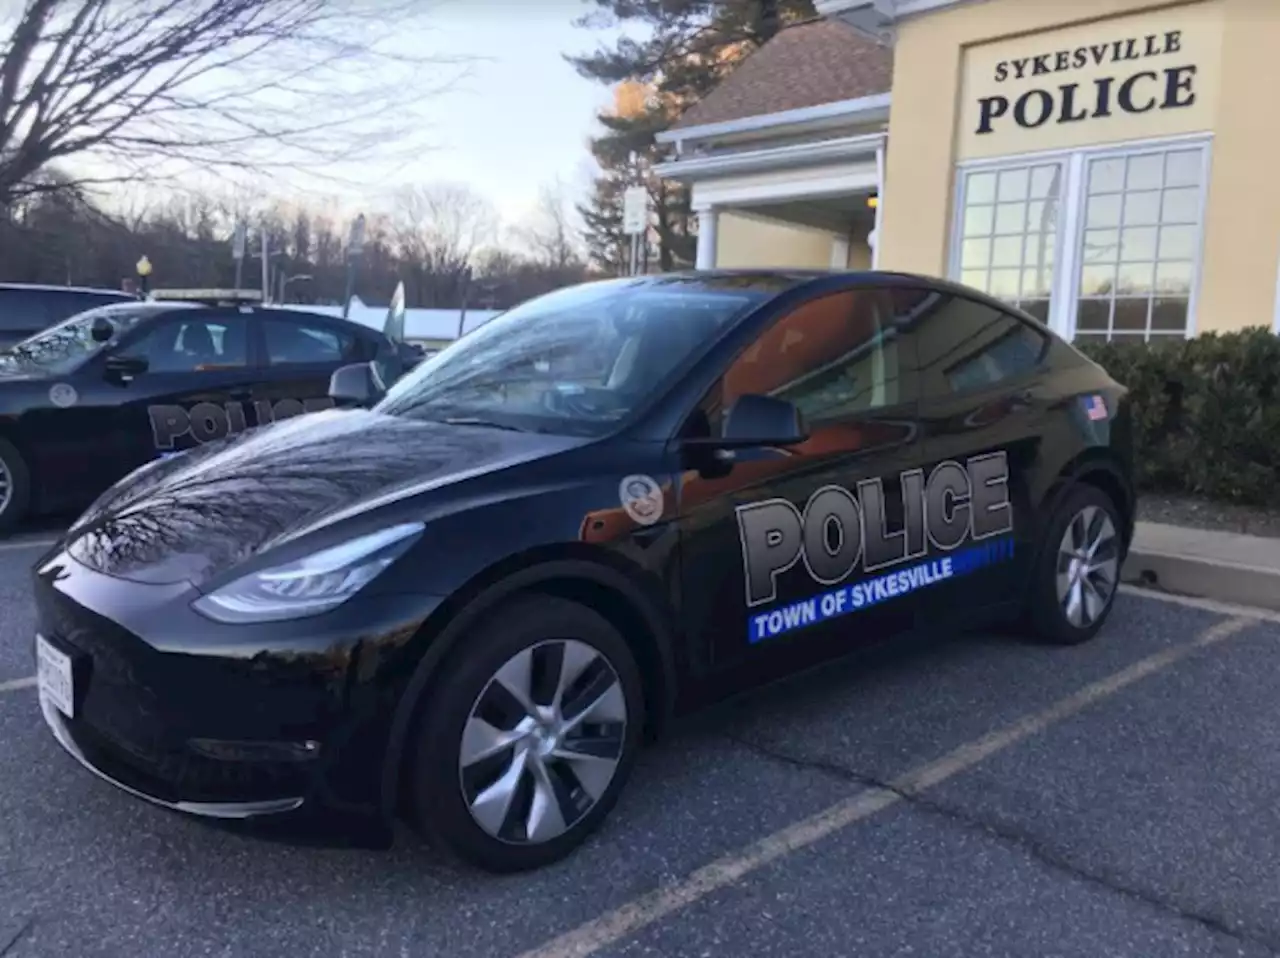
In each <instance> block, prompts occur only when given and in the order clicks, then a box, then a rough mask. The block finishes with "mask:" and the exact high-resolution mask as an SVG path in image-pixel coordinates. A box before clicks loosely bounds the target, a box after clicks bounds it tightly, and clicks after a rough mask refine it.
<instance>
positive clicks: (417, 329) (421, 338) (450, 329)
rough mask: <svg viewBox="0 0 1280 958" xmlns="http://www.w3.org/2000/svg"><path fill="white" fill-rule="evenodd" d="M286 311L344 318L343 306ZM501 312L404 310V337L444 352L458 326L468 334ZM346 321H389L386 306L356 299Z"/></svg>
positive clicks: (290, 305) (379, 324)
mask: <svg viewBox="0 0 1280 958" xmlns="http://www.w3.org/2000/svg"><path fill="white" fill-rule="evenodd" d="M284 308H286V309H303V310H307V311H308V312H312V313H321V314H323V315H325V316H341V315H342V307H341V306H313V305H311V304H304V303H286V304H284ZM501 312H502V310H500V309H468V310H467V312H466V316H465V317H463V315H462V311H461V310H458V309H406V310H405V311H404V338H405V340H406V341H408V342H410V343H414V344H416V345H420V346H422V347H423V348H424V349H426V350H436V349H443V348H444V347H445V346H448V345H449V344H450V343H451V342H453V341H454V340H455V339H457V338H458V324H459V321H461V323H462V332H463V333H464V334H465V333H469V332H471V331H472V330H473V329H478V328H479V327H481V326H483V325H484V324H485V323H487V322H488V321H489V320H491V319H493V317H495V316H497V315H498V314H499V313H501ZM347 318H348V319H350V320H351V321H352V322H356V323H361V324H363V325H365V326H372V327H373V328H374V329H381V328H382V327H383V325H384V324H385V323H386V321H387V307H386V306H369V305H366V304H365V303H364V302H362V301H361V300H360V297H358V296H356V297H353V298H352V300H351V309H350V311H349V312H348V314H347Z"/></svg>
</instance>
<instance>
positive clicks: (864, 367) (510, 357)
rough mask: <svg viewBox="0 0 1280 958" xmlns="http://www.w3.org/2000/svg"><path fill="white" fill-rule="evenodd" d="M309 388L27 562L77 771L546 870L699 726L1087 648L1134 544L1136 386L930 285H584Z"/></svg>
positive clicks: (52, 702)
mask: <svg viewBox="0 0 1280 958" xmlns="http://www.w3.org/2000/svg"><path fill="white" fill-rule="evenodd" d="M331 391H332V392H333V394H334V397H335V399H337V400H338V401H339V405H340V406H343V405H354V406H356V407H357V408H337V409H333V410H328V411H324V412H318V413H315V414H312V415H309V416H302V417H297V418H295V419H291V420H289V421H286V422H281V423H277V424H274V425H270V426H267V427H266V428H264V429H260V430H254V431H252V432H249V433H244V434H241V435H239V436H231V437H228V438H226V439H224V440H221V441H219V442H213V443H207V444H204V445H202V446H199V447H197V448H195V449H193V450H192V451H190V452H187V453H185V454H183V455H180V456H177V457H175V458H172V459H167V460H162V461H155V462H152V463H150V464H148V465H145V466H143V467H142V468H141V469H140V470H138V471H137V472H135V473H133V474H132V475H131V476H129V477H128V478H126V479H124V480H122V481H121V482H120V483H118V484H117V485H116V486H115V487H113V488H112V489H110V490H108V491H107V492H106V493H105V494H104V495H103V496H102V497H101V498H100V499H99V500H98V501H97V503H96V504H94V505H93V506H92V507H91V508H90V509H89V510H88V511H87V512H86V513H85V514H84V515H83V516H82V517H81V518H80V519H79V520H78V521H77V522H76V523H75V524H74V526H73V527H72V528H71V529H70V530H69V531H68V532H67V533H66V534H65V535H64V536H63V537H62V538H61V540H60V541H59V542H58V543H57V544H56V545H55V546H54V547H52V549H51V550H50V551H49V552H48V553H47V554H46V555H44V556H43V557H42V558H41V560H40V561H39V562H38V564H37V565H36V567H35V569H34V570H33V586H34V592H35V598H36V604H37V609H38V618H37V630H38V635H37V637H36V640H35V643H36V652H37V662H38V687H39V690H40V701H41V707H42V709H43V713H44V716H45V718H46V720H47V723H48V725H49V727H50V729H51V730H52V732H53V734H54V735H55V736H56V738H57V740H58V741H59V742H60V743H61V744H62V745H63V747H64V748H65V749H66V750H67V751H68V752H69V753H70V754H71V755H72V756H74V757H75V758H76V759H77V760H78V761H79V762H80V763H81V764H82V765H84V766H85V767H86V768H88V769H90V770H92V771H93V772H95V773H97V775H98V776H100V777H102V778H104V779H106V780H107V781H109V782H112V783H114V784H116V785H117V786H119V787H121V788H123V789H125V790H126V791H128V792H131V793H133V794H134V795H136V796H138V797H141V798H145V799H148V800H150V801H151V802H154V803H156V804H158V805H161V806H165V807H168V808H170V809H178V810H182V811H186V812H191V813H195V814H197V815H204V816H211V817H221V818H251V817H254V816H269V815H273V814H276V815H279V814H288V813H296V814H297V815H300V816H302V817H303V818H305V817H306V816H305V810H306V809H307V808H316V809H340V810H343V811H349V812H353V813H354V812H357V811H365V812H376V813H377V815H378V816H379V819H380V820H382V821H388V822H389V821H390V820H391V819H392V818H393V817H396V816H404V817H405V818H407V819H408V820H410V821H413V822H416V823H417V825H419V826H420V828H421V829H422V830H423V831H424V832H425V833H426V834H427V836H428V837H429V838H431V839H432V840H434V841H435V842H436V843H438V844H439V845H440V846H443V847H444V848H446V849H449V850H451V851H452V852H454V853H456V854H457V855H459V856H460V857H462V858H463V859H465V860H467V861H469V862H472V863H474V864H476V865H479V866H481V867H483V868H486V869H490V870H496V871H509V870H518V869H524V868H530V867H535V866H538V865H542V864H545V863H548V862H551V861H553V860H556V859H558V858H560V857H562V856H564V855H566V854H568V853H569V852H570V850H571V849H573V848H574V847H575V846H577V845H578V844H579V843H580V842H582V841H583V839H584V838H585V837H586V836H587V835H588V833H590V832H591V831H592V830H593V829H594V828H596V827H597V826H598V825H599V824H600V822H601V820H602V819H603V818H604V817H605V816H606V814H607V813H608V812H609V810H610V809H611V808H612V807H613V805H614V803H615V801H616V800H617V798H618V793H619V791H620V790H621V789H622V788H623V786H624V783H625V782H626V780H627V777H628V774H629V773H630V771H631V768H632V763H633V761H634V759H635V757H636V751H637V748H638V746H639V744H640V743H641V741H642V739H643V738H644V737H645V736H646V735H649V734H652V733H654V732H657V731H659V730H660V729H662V728H663V727H664V725H665V724H666V722H667V720H668V719H669V718H671V717H672V716H674V715H677V714H679V713H682V712H685V711H687V710H689V709H692V708H695V707H698V706H701V705H703V704H705V703H707V702H708V701H710V700H712V699H715V698H718V697H721V696H724V695H726V694H729V693H732V692H734V691H737V690H740V689H743V688H746V687H750V686H752V685H754V684H757V683H762V682H765V681H768V680H771V679H774V678H777V677H779V676H783V675H785V674H788V673H792V672H795V671H796V670H799V669H804V668H807V667H813V666H817V665H819V664H821V663H823V662H825V661H828V660H830V659H832V658H834V657H837V656H841V655H844V654H846V653H849V652H852V651H854V650H857V649H860V648H864V647H866V646H868V645H869V644H871V643H876V642H881V641H884V640H887V639H892V638H894V637H898V636H902V635H905V634H907V633H912V632H917V631H920V630H926V631H927V630H945V631H948V632H950V631H954V630H956V629H959V628H964V627H976V626H982V625H985V624H990V623H993V622H996V621H1000V620H1007V621H1021V622H1023V623H1025V628H1026V630H1027V631H1028V632H1029V633H1030V634H1033V635H1034V636H1037V637H1039V638H1040V639H1041V640H1043V641H1045V642H1049V643H1058V644H1070V643H1078V642H1083V641H1085V640H1087V639H1089V638H1091V637H1092V636H1093V635H1094V634H1095V633H1096V632H1097V631H1098V629H1099V628H1100V627H1101V625H1102V624H1103V622H1104V621H1105V620H1106V618H1107V615H1108V612H1109V610H1110V609H1111V606H1112V602H1113V600H1114V597H1115V594H1116V585H1117V579H1118V574H1119V569H1120V564H1121V562H1122V561H1123V559H1124V556H1125V554H1126V550H1127V548H1128V545H1129V541H1130V537H1131V535H1132V529H1133V517H1134V493H1133V487H1132V483H1131V478H1130V471H1131V464H1130V455H1131V454H1130V415H1131V414H1130V410H1129V407H1128V404H1127V399H1126V391H1125V389H1124V388H1123V387H1121V386H1120V385H1118V384H1117V383H1116V382H1114V381H1113V380H1112V379H1111V378H1110V377H1108V375H1107V374H1106V373H1105V372H1104V371H1103V370H1102V369H1100V368H1099V367H1098V366H1097V365H1095V364H1094V363H1092V362H1091V361H1089V360H1088V359H1086V358H1085V357H1084V356H1083V355H1082V354H1080V353H1079V352H1077V351H1076V350H1075V349H1074V348H1073V347H1072V346H1070V345H1068V344H1067V343H1066V342H1064V341H1062V340H1060V339H1059V338H1057V337H1056V336H1054V335H1053V334H1052V333H1050V332H1049V331H1048V330H1046V329H1045V327H1043V326H1042V325H1040V324H1039V323H1037V322H1036V321H1035V320H1034V319H1032V318H1030V317H1029V316H1026V315H1024V314H1022V313H1019V312H1017V311H1016V310H1012V309H1010V308H1009V307H1007V306H1005V305H1004V304H1002V303H1000V302H998V301H995V300H993V299H990V298H988V297H986V296H984V295H982V294H979V293H976V292H973V291H972V290H969V289H966V288H963V287H960V286H955V285H951V284H949V283H945V282H940V281H935V280H930V279H925V278H921V277H917V276H910V275H898V274H886V273H848V274H830V273H823V274H818V273H813V274H810V273H789V272H718V271H710V272H701V273H691V274H676V275H666V276H656V277H642V278H629V279H623V280H612V281H604V282H599V283H591V284H586V285H582V286H577V287H572V288H569V289H564V290H560V291H558V292H554V293H551V294H549V295H546V296H543V297H540V298H538V299H535V300H532V301H530V302H528V303H525V304H524V305H522V306H519V307H517V308H515V309H513V310H511V311H510V312H508V313H506V314H505V315H504V316H501V317H499V318H497V319H495V320H493V321H492V322H490V323H489V324H487V325H485V326H484V327H482V328H480V329H479V330H477V331H475V332H473V333H471V334H470V335H468V336H467V337H465V338H463V339H461V340H459V341H458V342H457V343H455V344H453V345H451V346H450V347H449V348H447V349H445V350H444V351H443V352H441V353H440V354H439V355H437V356H434V357H432V358H431V359H429V360H427V361H425V362H424V363H423V364H422V365H421V366H419V367H418V369H416V370H415V371H413V372H411V373H409V374H408V375H407V376H405V377H404V378H402V379H401V380H400V381H399V382H397V383H396V384H395V385H393V386H392V387H391V388H390V390H389V391H387V392H386V394H385V395H381V387H380V384H379V377H378V376H377V374H376V371H374V370H372V369H371V368H370V367H368V366H363V365H351V366H349V367H345V368H344V369H342V370H340V371H339V372H338V373H336V374H335V376H334V378H333V382H332V385H331ZM368 404H372V408H358V407H359V406H361V405H368ZM295 820H296V819H295Z"/></svg>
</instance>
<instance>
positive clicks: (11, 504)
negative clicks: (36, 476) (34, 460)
mask: <svg viewBox="0 0 1280 958" xmlns="http://www.w3.org/2000/svg"><path fill="white" fill-rule="evenodd" d="M30 505H31V474H30V472H28V470H27V461H26V460H25V459H23V458H22V453H20V452H19V451H18V448H17V447H16V446H15V445H14V444H13V443H11V442H10V441H9V440H7V439H4V438H0V533H5V532H11V531H13V528H14V527H15V526H16V525H18V523H20V522H22V520H23V519H25V518H26V517H27V512H28V510H29V508H30Z"/></svg>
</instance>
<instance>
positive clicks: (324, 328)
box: [262, 318, 364, 366]
mask: <svg viewBox="0 0 1280 958" xmlns="http://www.w3.org/2000/svg"><path fill="white" fill-rule="evenodd" d="M262 332H263V336H264V337H265V339H266V344H267V359H268V361H269V362H270V363H271V365H273V366H281V365H290V364H305V363H346V362H358V361H359V360H360V359H362V358H363V357H364V348H363V346H362V344H361V341H360V338H359V337H358V336H356V335H355V334H353V333H351V332H349V331H347V330H345V329H338V328H335V327H333V326H329V325H327V324H320V323H305V322H298V321H296V320H291V319H278V318H271V319H265V318H264V319H263V321H262Z"/></svg>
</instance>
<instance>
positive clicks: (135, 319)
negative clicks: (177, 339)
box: [0, 303, 155, 372]
mask: <svg viewBox="0 0 1280 958" xmlns="http://www.w3.org/2000/svg"><path fill="white" fill-rule="evenodd" d="M154 312H155V310H154V309H147V308H146V307H145V306H139V304H137V303H120V304H112V305H110V306H99V307H97V308H95V309H90V310H86V311H85V312H83V313H77V314H76V315H74V316H72V317H71V318H69V319H64V320H63V321H62V322H60V323H58V324H56V325H54V326H50V327H49V328H48V329H46V330H43V331H41V332H38V333H36V334H35V335H34V336H28V337H27V338H26V339H24V340H22V341H21V342H19V343H15V344H14V345H13V346H10V347H9V348H8V349H7V350H5V351H4V352H3V353H0V359H3V360H4V361H6V362H7V363H9V364H10V365H15V364H16V365H20V366H36V367H39V368H41V369H48V370H53V371H56V372H63V371H70V370H71V369H73V368H75V367H76V366H79V365H80V364H81V363H82V362H83V361H84V360H86V359H88V358H89V357H90V356H92V355H94V354H95V353H97V352H98V351H99V350H101V349H102V348H103V347H105V346H108V345H110V344H111V343H113V342H115V341H116V340H117V339H119V337H120V336H122V335H123V334H124V333H126V332H128V331H129V330H130V329H132V328H133V327H134V326H136V325H137V324H138V323H139V322H141V321H142V320H143V319H145V318H146V317H147V316H149V315H152V314H153V313H154ZM98 319H105V320H107V321H108V322H109V323H111V326H112V329H113V332H112V335H111V338H110V339H108V340H105V341H103V342H99V341H98V340H96V339H94V338H93V324H94V322H95V321H96V320H98Z"/></svg>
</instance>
